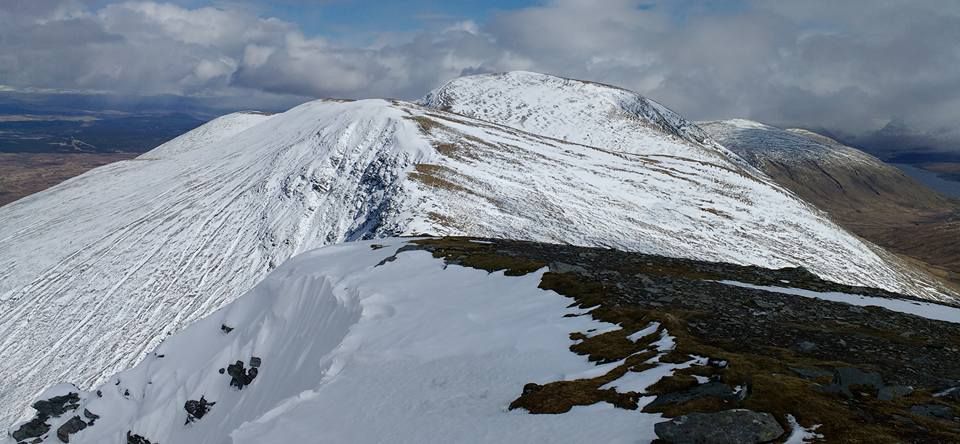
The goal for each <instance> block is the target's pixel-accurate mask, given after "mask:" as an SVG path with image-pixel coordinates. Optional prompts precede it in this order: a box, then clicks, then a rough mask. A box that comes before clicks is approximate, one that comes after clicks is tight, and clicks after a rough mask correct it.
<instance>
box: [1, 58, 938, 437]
mask: <svg viewBox="0 0 960 444" xmlns="http://www.w3.org/2000/svg"><path fill="white" fill-rule="evenodd" d="M445 110H449V111H445ZM0 227H2V229H0V356H3V360H4V365H3V366H0V381H4V382H3V383H2V384H0V423H2V424H7V423H9V422H11V421H12V420H13V419H14V417H16V416H17V415H19V414H20V413H21V412H22V411H23V409H24V408H25V407H26V405H27V402H28V400H29V399H32V398H33V397H34V395H36V394H37V393H38V392H39V391H40V390H42V389H43V388H44V387H46V386H49V385H51V384H53V383H55V382H58V381H61V380H71V381H75V382H76V383H78V384H79V385H80V386H81V388H84V389H87V388H90V387H94V386H96V385H98V384H102V383H104V382H107V381H108V379H107V378H108V377H107V375H110V374H112V373H115V372H118V371H121V370H123V369H127V368H129V367H131V366H132V365H134V364H136V363H137V362H138V361H140V360H141V358H143V356H145V354H146V353H147V352H148V351H149V350H151V349H153V348H154V347H156V346H157V345H158V344H159V343H160V341H161V340H162V339H163V338H164V337H166V335H167V334H168V333H170V332H175V331H178V330H180V329H182V328H183V327H184V326H186V325H187V324H188V323H190V322H192V321H194V320H196V319H198V318H200V317H203V316H205V315H208V314H210V313H212V312H213V311H215V310H216V309H218V308H220V307H222V306H224V304H226V303H228V302H230V301H231V300H233V299H235V298H236V297H237V296H239V295H241V294H243V293H244V292H245V291H247V290H249V289H251V288H252V287H253V286H254V285H255V284H257V283H258V282H259V281H260V280H261V279H263V277H264V276H266V274H267V273H268V272H270V271H271V270H273V269H275V268H276V267H278V266H280V265H281V264H282V263H283V262H284V261H286V260H287V259H288V258H290V257H291V256H293V255H294V254H297V253H300V252H304V251H307V250H311V249H314V248H317V247H320V246H323V245H329V244H336V243H341V242H345V241H353V240H358V239H367V238H374V237H384V236H392V235H399V234H413V233H431V234H438V235H473V236H484V237H504V238H514V239H529V240H537V241H546V242H555V243H571V244H579V245H587V246H607V247H615V248H619V249H623V250H629V251H639V252H645V253H657V254H664V255H670V256H681V257H691V258H697V259H705V260H714V261H725V262H733V263H741V264H755V265H761V266H765V267H772V268H776V267H784V266H804V267H807V268H808V269H810V270H811V271H813V272H814V273H816V274H818V275H820V276H822V277H824V278H827V279H831V280H835V281H838V282H841V283H846V284H852V285H866V286H875V287H881V288H885V289H889V290H893V291H899V292H905V293H909V294H914V295H918V296H923V297H928V298H934V299H937V298H945V297H947V296H946V295H945V293H942V292H941V291H940V290H939V289H937V288H936V287H935V286H934V284H932V283H930V282H932V281H928V280H926V277H925V276H924V275H921V274H919V273H915V272H912V271H910V270H909V269H907V268H905V267H904V266H901V265H900V264H898V263H895V262H891V261H889V260H885V259H884V258H881V257H880V256H878V255H877V254H876V253H874V251H873V250H872V247H871V246H869V245H866V244H864V243H863V242H862V241H860V240H859V239H857V238H856V237H854V236H852V235H850V234H849V233H847V232H846V231H844V230H843V229H841V228H839V227H837V226H836V225H835V224H833V223H832V222H830V221H829V220H828V219H827V218H826V217H825V216H824V215H822V214H821V213H819V212H818V211H816V210H814V209H812V208H811V207H810V206H809V205H807V204H806V203H804V202H802V201H801V200H799V199H797V198H796V197H795V196H794V195H792V194H791V193H789V192H786V191H785V190H783V189H782V188H780V187H779V186H777V185H776V184H773V183H772V181H771V180H770V179H769V178H767V177H766V176H764V175H762V174H761V173H759V172H758V171H756V170H754V169H753V168H751V167H749V166H747V165H746V164H745V163H744V162H743V161H742V159H740V158H738V157H737V156H735V155H733V154H731V153H730V152H729V151H727V150H726V149H725V148H723V147H721V146H720V145H717V144H716V143H715V142H713V141H711V140H710V139H708V138H706V137H705V136H704V135H703V132H702V131H701V130H700V129H699V128H697V127H696V126H695V125H692V124H690V123H688V122H686V121H685V120H683V119H682V118H680V117H679V116H677V115H676V114H675V113H673V112H671V111H669V110H667V109H666V108H665V107H663V106H662V105H659V104H656V103H654V102H651V101H647V100H645V99H643V98H642V97H640V96H638V95H636V94H633V93H630V92H627V91H623V90H620V89H615V88H611V87H606V86H602V85H596V84H590V83H585V82H578V81H573V80H565V79H557V78H554V77H549V76H544V75H539V74H532V73H509V74H502V75H488V76H476V77H468V78H464V79H459V80H456V81H454V82H452V83H451V84H449V85H447V86H445V87H443V88H441V89H439V90H437V91H435V92H434V93H431V94H430V95H429V96H428V97H427V98H426V99H424V101H423V102H422V104H420V105H418V104H413V103H406V102H399V101H386V100H362V101H355V102H343V101H329V100H327V101H315V102H310V103H306V104H304V105H301V106H298V107H296V108H293V109H291V110H289V111H287V112H285V113H281V114H276V115H271V116H266V115H260V114H249V113H245V114H234V115H230V116H226V117H223V118H220V119H217V120H215V121H213V122H210V123H209V124H207V125H204V126H203V127H201V128H198V129H196V130H194V131H192V132H190V133H187V134H185V135H183V136H181V137H179V138H177V139H175V140H173V141H171V142H168V143H167V144H165V145H163V146H161V147H159V148H157V149H155V150H153V151H151V152H149V153H146V154H144V155H143V156H141V157H139V158H137V159H134V160H131V161H125V162H119V163H115V164H111V165H107V166H104V167H101V168H98V169H95V170H93V171H90V172H88V173H86V174H84V175H81V176H78V177H76V178H74V179H71V180H69V181H67V182H64V183H63V184H60V185H58V186H56V187H54V188H51V189H49V190H47V191H44V192H42V193H38V194H36V195H33V196H30V197H28V198H25V199H22V200H19V201H17V202H14V203H12V204H10V205H7V206H5V207H2V208H0ZM151 359H152V358H151ZM145 362H146V361H145ZM291 396H292V395H291ZM250 427H254V426H253V425H251V426H250ZM265 427H266V426H265ZM263 430H266V429H263ZM160 441H161V442H170V441H169V440H160Z"/></svg>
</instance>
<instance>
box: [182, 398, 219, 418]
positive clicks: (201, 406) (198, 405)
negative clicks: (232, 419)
mask: <svg viewBox="0 0 960 444" xmlns="http://www.w3.org/2000/svg"><path fill="white" fill-rule="evenodd" d="M215 404H216V402H209V401H207V400H206V399H205V398H204V397H203V396H201V397H200V400H199V401H197V400H194V399H191V400H189V401H187V402H186V403H185V404H184V405H183V409H184V410H186V411H187V421H186V422H185V423H184V424H190V423H191V422H194V421H196V420H198V419H200V418H203V415H206V414H207V413H208V412H209V411H210V407H212V406H213V405H215Z"/></svg>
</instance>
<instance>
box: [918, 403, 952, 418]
mask: <svg viewBox="0 0 960 444" xmlns="http://www.w3.org/2000/svg"><path fill="white" fill-rule="evenodd" d="M910 413H913V414H914V415H918V416H927V417H930V418H940V419H953V409H951V408H950V407H949V406H946V405H940V404H919V405H915V406H912V407H910Z"/></svg>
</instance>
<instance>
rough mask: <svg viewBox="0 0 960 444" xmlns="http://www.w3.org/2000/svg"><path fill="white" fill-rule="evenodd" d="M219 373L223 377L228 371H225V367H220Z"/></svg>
mask: <svg viewBox="0 0 960 444" xmlns="http://www.w3.org/2000/svg"><path fill="white" fill-rule="evenodd" d="M217 372H218V373H220V374H221V375H222V374H224V373H225V372H226V370H224V368H223V367H220V370H217Z"/></svg>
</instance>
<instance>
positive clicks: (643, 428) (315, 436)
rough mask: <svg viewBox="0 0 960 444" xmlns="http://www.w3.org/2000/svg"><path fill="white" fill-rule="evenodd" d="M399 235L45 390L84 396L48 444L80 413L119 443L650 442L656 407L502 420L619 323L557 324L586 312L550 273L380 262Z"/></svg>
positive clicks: (577, 320) (313, 266)
mask: <svg viewBox="0 0 960 444" xmlns="http://www.w3.org/2000/svg"><path fill="white" fill-rule="evenodd" d="M404 242H405V241H402V240H398V239H389V240H387V241H385V242H384V241H379V243H380V244H381V245H383V247H382V248H379V249H376V250H374V249H372V248H371V244H372V242H356V243H349V244H344V245H339V246H332V247H327V248H323V249H320V250H316V251H314V252H311V253H307V254H304V255H301V256H298V257H297V258H295V259H292V260H290V261H289V262H287V263H286V264H284V265H283V266H281V267H280V268H278V269H277V270H275V271H274V272H273V273H271V274H270V275H269V276H268V277H267V278H266V279H265V280H264V281H263V282H262V283H260V284H259V285H257V286H256V287H255V288H254V289H253V290H251V291H250V292H249V293H248V294H247V295H245V296H243V297H241V298H239V299H238V300H236V301H235V302H233V303H231V304H229V305H227V306H225V307H224V308H222V309H220V310H218V311H216V312H215V313H213V314H212V315H210V316H208V317H207V318H205V319H202V320H200V321H198V322H196V323H195V324H193V325H191V326H189V327H188V328H186V329H184V330H183V331H182V332H179V333H177V334H174V335H172V336H170V337H168V338H167V339H165V340H164V341H163V343H162V344H160V346H159V347H158V348H157V349H155V350H154V351H153V352H152V353H150V354H149V355H148V356H147V357H146V358H145V359H144V361H143V362H141V363H140V364H139V365H137V366H135V367H133V368H132V369H129V370H126V371H123V372H120V373H118V374H116V375H113V376H111V377H110V378H109V379H108V380H107V381H106V382H105V383H104V384H103V385H101V386H98V387H96V388H95V389H93V390H91V391H81V390H77V389H75V388H73V387H70V386H69V385H59V386H56V387H54V388H52V389H51V390H48V391H47V393H45V394H44V396H45V397H50V396H55V395H62V394H66V393H69V392H71V391H72V392H73V393H78V394H79V398H80V399H79V401H78V404H79V405H78V407H77V408H76V410H75V411H69V412H67V413H65V414H63V415H61V416H59V417H56V418H50V419H49V420H48V424H50V426H51V428H50V431H49V432H48V433H46V434H45V435H44V436H45V437H46V439H45V441H44V442H59V441H58V438H57V436H56V431H57V430H58V428H59V427H60V426H61V425H62V424H64V423H66V422H67V421H68V420H69V419H70V418H72V417H73V416H81V417H84V414H83V413H81V412H84V411H86V412H88V413H90V414H91V415H90V416H97V418H96V420H95V421H91V422H92V423H93V424H92V425H89V426H86V427H84V428H83V429H82V430H80V431H78V432H75V433H72V434H70V435H69V436H68V439H69V440H70V442H71V443H106V442H125V441H124V440H125V439H126V437H127V436H128V434H129V436H139V437H143V438H146V439H149V440H150V442H153V443H158V442H159V443H195V444H202V443H217V444H219V443H225V442H233V443H251V444H252V443H265V442H285V443H289V442H356V443H360V442H397V443H400V442H410V443H419V442H454V441H457V442H533V441H544V440H547V441H551V442H586V441H591V440H599V441H602V442H635V441H636V440H652V439H654V438H655V435H654V434H653V426H652V425H653V423H654V422H656V421H658V420H661V419H660V418H661V416H660V415H659V414H648V413H641V412H640V411H629V410H622V409H616V408H613V407H612V406H610V405H608V404H601V405H594V406H589V407H578V408H575V409H574V410H573V411H571V412H569V413H567V414H564V415H530V414H527V413H526V412H525V411H522V410H519V411H507V405H509V404H510V402H511V401H512V400H513V399H514V398H516V397H517V396H518V394H519V393H520V389H521V388H522V387H523V385H524V384H526V383H528V382H530V381H543V382H548V381H551V380H554V379H556V378H558V377H559V378H567V379H574V378H578V377H583V375H585V374H587V373H588V372H596V371H597V369H598V367H597V366H596V365H595V364H594V363H591V362H588V361H587V358H586V357H585V356H579V355H576V354H574V353H571V352H570V351H569V350H568V347H569V346H570V345H571V343H572V341H571V340H570V339H569V337H568V335H569V333H570V332H571V331H588V330H590V329H609V328H610V327H611V324H606V323H603V322H598V321H595V320H592V319H591V318H590V317H589V316H578V317H564V315H565V314H568V313H574V312H579V311H582V310H579V309H573V308H570V307H568V305H569V304H570V301H571V300H570V299H569V298H567V297H564V296H561V295H559V294H557V293H554V292H552V291H548V290H541V289H539V288H537V287H538V285H539V283H540V279H541V276H542V275H543V272H544V270H541V271H539V272H535V273H530V274H528V275H525V276H520V277H506V276H504V275H503V272H496V273H488V272H486V271H483V270H477V269H472V268H464V267H459V266H453V265H451V266H445V265H444V262H443V260H442V259H435V258H433V257H432V256H431V255H430V253H428V252H425V251H410V252H404V253H400V254H397V255H396V259H395V260H392V261H384V259H386V258H387V257H389V256H391V255H393V254H394V253H395V252H396V251H397V249H398V248H399V247H400V246H402V245H403V243H404ZM653 330H654V331H655V330H656V328H654V329H653ZM660 348H661V349H662V351H666V350H669V341H664V343H663V344H660ZM254 358H255V359H257V360H258V361H259V362H258V364H259V367H258V369H259V372H258V373H257V375H256V377H255V378H253V380H252V381H251V382H250V383H249V385H246V386H243V387H242V388H239V389H238V388H237V387H235V386H231V385H230V382H229V381H230V380H231V377H230V376H229V375H227V374H224V373H222V372H221V369H223V368H224V367H226V366H228V365H229V364H231V363H234V362H235V361H237V360H240V361H243V362H244V363H247V362H250V361H251V360H252V359H254ZM675 367H676V365H664V366H661V367H657V368H654V369H651V370H649V371H647V372H643V373H636V374H633V373H632V374H630V375H629V377H625V378H624V379H629V381H624V383H623V384H621V385H624V384H632V385H635V386H641V387H640V389H639V390H642V389H643V387H646V386H647V385H650V384H652V383H653V382H656V380H658V379H659V378H660V377H662V376H664V375H665V374H669V373H670V369H672V368H675ZM647 373H649V374H647ZM645 376H646V377H645ZM201 398H202V399H204V401H205V402H206V403H212V404H209V407H208V408H209V410H208V411H207V412H205V413H204V414H203V415H202V416H201V417H199V418H193V419H190V420H188V419H187V418H188V414H187V411H186V410H185V408H184V406H185V404H186V403H187V402H188V401H190V400H200V399H201ZM649 400H652V397H649V399H648V400H647V401H649ZM85 420H86V419H85ZM8 440H9V439H8Z"/></svg>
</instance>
